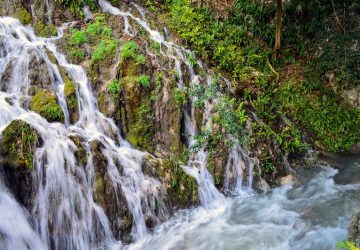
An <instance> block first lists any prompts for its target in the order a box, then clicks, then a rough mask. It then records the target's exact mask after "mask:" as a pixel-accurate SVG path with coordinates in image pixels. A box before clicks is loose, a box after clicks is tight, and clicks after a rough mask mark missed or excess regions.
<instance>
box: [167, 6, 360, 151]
mask: <svg viewBox="0 0 360 250" xmlns="http://www.w3.org/2000/svg"><path fill="white" fill-rule="evenodd" d="M299 4H300V5H299ZM299 6H300V7H301V8H303V9H302V12H301V13H300V14H299V15H294V14H293V13H296V7H297V8H299ZM344 6H345V7H344ZM344 6H341V4H340V3H339V4H336V7H337V8H339V9H344V8H345V9H346V10H349V11H350V10H351V9H352V10H354V9H356V8H357V7H356V6H358V5H357V4H356V3H355V2H350V3H347V4H344ZM166 7H167V10H168V12H169V13H170V15H169V16H170V18H171V21H172V25H173V26H172V28H173V29H175V30H176V31H177V32H178V34H179V35H180V36H181V37H182V38H183V39H184V40H186V41H187V42H188V43H189V44H190V45H191V46H192V48H193V49H195V51H196V52H197V54H198V55H199V56H201V57H202V58H203V59H205V60H207V61H212V62H213V66H214V67H216V68H218V69H220V70H222V71H223V72H225V73H226V74H228V73H230V74H231V76H232V78H233V85H234V87H235V88H236V89H237V95H236V96H234V99H233V103H232V105H233V110H236V106H238V105H241V103H242V102H241V99H247V100H248V101H249V102H250V104H251V106H254V107H255V113H256V115H258V116H259V117H260V118H261V119H262V120H263V122H264V124H262V125H261V126H260V127H262V128H261V129H260V130H257V133H262V132H261V131H264V129H265V131H267V132H265V131H264V132H265V133H267V134H268V138H275V139H276V140H277V141H278V144H280V145H281V147H282V148H283V150H285V151H287V152H290V153H291V152H297V151H298V152H301V151H302V149H304V147H306V145H305V144H304V143H303V141H302V139H301V132H300V131H299V130H298V129H297V127H298V128H302V129H304V131H305V132H306V133H307V134H308V135H311V137H313V138H315V144H316V145H317V146H318V147H319V148H321V149H323V150H326V151H334V152H338V151H346V150H349V149H350V148H351V147H352V146H353V145H355V144H356V143H358V142H359V141H360V135H359V133H358V132H357V131H358V128H359V127H360V122H359V119H358V118H355V117H359V115H358V114H359V111H358V110H357V109H356V108H354V107H351V106H350V105H347V104H346V103H345V102H344V101H343V100H342V99H341V97H339V95H338V94H336V93H335V92H334V91H333V90H332V89H331V88H330V87H328V86H326V82H325V81H326V75H327V74H328V73H329V72H332V70H331V69H334V70H335V71H333V72H337V71H339V72H340V74H335V76H337V75H338V76H339V77H337V78H336V79H338V80H336V81H337V82H339V83H338V84H340V85H339V86H343V85H346V82H351V83H352V84H353V83H354V81H349V79H350V78H347V77H355V78H354V80H356V77H357V76H356V75H357V73H356V70H354V69H351V67H352V66H350V65H346V66H345V67H346V69H345V68H344V65H340V64H341V62H342V61H344V58H343V56H342V55H344V54H343V53H347V54H348V55H349V56H348V57H347V58H346V60H347V62H349V63H351V64H352V65H357V64H358V60H357V62H355V61H353V60H354V58H352V56H350V54H354V55H355V56H356V55H357V53H358V52H356V51H353V52H352V53H349V52H345V51H344V49H343V48H341V49H340V51H338V50H337V49H335V48H336V47H335V46H334V44H335V43H336V44H343V42H346V41H348V43H350V41H353V40H351V39H354V38H355V37H356V34H358V31H356V28H355V30H354V23H356V22H357V21H358V20H357V19H356V20H354V19H352V21H350V22H349V24H347V25H348V26H349V33H348V34H346V35H345V36H344V35H343V34H342V32H339V28H338V27H337V26H338V23H337V22H336V21H334V20H329V18H327V17H326V16H325V15H328V16H331V15H333V11H334V9H333V6H332V5H331V3H330V4H325V5H324V6H320V3H319V2H317V1H310V4H308V5H305V3H303V2H301V3H297V2H296V1H290V2H289V3H287V4H285V5H284V4H283V6H282V12H283V13H282V14H283V19H284V21H283V29H282V30H283V33H284V35H283V42H282V44H283V46H282V49H281V50H280V51H279V53H280V54H281V56H280V58H278V59H276V58H274V57H272V55H273V53H272V50H273V46H274V44H275V27H274V22H272V21H273V20H274V17H275V12H276V8H275V4H274V3H262V2H261V1H252V0H249V1H235V2H234V4H233V6H232V7H230V8H229V10H228V14H227V16H228V17H227V18H226V19H223V20H219V19H217V18H216V17H214V15H213V13H212V12H211V11H210V10H209V9H207V8H206V7H196V6H194V5H192V4H191V3H190V1H188V0H171V1H168V2H167V3H166ZM319 8H320V9H322V10H324V11H325V13H327V14H323V13H321V16H319V15H316V14H315V13H314V12H317V11H318V9H319ZM305 17H310V18H307V19H305V20H304V18H305ZM344 18H345V17H344ZM309 24H310V26H309ZM311 25H313V26H311ZM314 25H315V26H314ZM321 25H323V27H331V28H329V29H326V30H327V31H326V32H320V30H321V31H323V30H324V28H323V27H321ZM350 28H353V30H351V29H350ZM310 29H312V30H310ZM334 29H336V30H337V32H335V35H334V34H329V32H328V31H330V32H331V31H332V30H334ZM317 30H319V32H317ZM350 30H351V31H350ZM315 32H317V33H320V34H322V35H321V37H322V38H321V37H315V39H314V37H313V36H312V35H311V34H315ZM317 33H316V34H317ZM324 33H326V34H324ZM332 33H334V32H332ZM326 36H327V38H329V36H330V37H334V38H335V37H341V39H342V42H340V40H341V39H340V38H339V39H340V40H336V41H337V42H335V40H331V41H330V43H328V44H326V43H325V41H328V40H325V39H324V38H325V37H326ZM298 37H300V39H299V38H298ZM322 39H323V40H322ZM323 41H324V42H323ZM311 42H312V43H313V46H312V47H313V48H314V45H315V46H316V45H317V44H319V45H321V46H323V48H326V51H325V52H324V54H322V56H321V58H319V57H315V56H314V55H315V53H314V52H313V51H314V50H311V46H309V44H311ZM345 44H346V43H345ZM341 47H344V48H345V47H346V48H347V49H349V46H341ZM305 52H306V53H305ZM334 53H335V60H333V59H331V57H332V55H333V54H334ZM337 55H339V56H337ZM327 56H329V59H326V58H327ZM305 59H306V60H305ZM296 60H300V66H297V65H299V64H295V63H296ZM192 61H193V60H192ZM319 61H321V62H320V64H318V63H319ZM315 63H316V64H317V65H320V67H318V66H317V67H316V69H319V70H312V71H310V70H307V68H308V67H309V68H310V67H311V68H312V69H314V68H315V67H314V66H312V65H313V64H315ZM296 67H301V68H303V69H304V70H302V71H295V70H293V69H294V68H296ZM288 70H293V78H292V79H289V78H288V76H287V71H288ZM341 72H343V73H341ZM345 72H347V73H345ZM279 77H281V78H279ZM344 79H347V80H344ZM280 80H281V82H282V84H280V82H279V81H280ZM235 82H236V84H235ZM355 82H358V80H357V81H355ZM314 83H316V84H315V85H316V87H314ZM335 84H337V83H335ZM177 94H178V93H177ZM239 94H240V95H239ZM179 96H180V95H177V97H179ZM178 99H180V98H178ZM230 99H231V98H230ZM274 100H276V101H275V102H274ZM196 105H199V106H201V105H204V103H203V101H202V99H201V98H200V99H198V100H197V101H196ZM284 115H285V116H284ZM286 116H288V117H289V118H290V119H291V120H292V122H294V123H295V125H290V126H286V127H285V128H281V127H279V121H282V123H286V122H285V121H284V117H286ZM285 120H286V119H285ZM228 128H229V129H230V130H231V127H228ZM234 130H235V129H234ZM257 136H259V135H255V137H257ZM259 137H260V136H259Z"/></svg>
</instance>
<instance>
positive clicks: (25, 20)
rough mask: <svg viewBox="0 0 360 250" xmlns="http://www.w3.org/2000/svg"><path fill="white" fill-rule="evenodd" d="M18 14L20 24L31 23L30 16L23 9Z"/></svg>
mask: <svg viewBox="0 0 360 250" xmlns="http://www.w3.org/2000/svg"><path fill="white" fill-rule="evenodd" d="M18 13H19V20H20V22H21V23H22V24H29V23H31V20H32V17H31V14H30V13H29V12H28V11H27V10H26V9H25V8H22V9H20V10H18Z"/></svg>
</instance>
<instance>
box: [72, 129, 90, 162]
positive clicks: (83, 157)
mask: <svg viewBox="0 0 360 250" xmlns="http://www.w3.org/2000/svg"><path fill="white" fill-rule="evenodd" d="M70 139H71V140H72V141H73V142H74V143H75V145H76V147H77V150H76V152H75V156H76V160H77V161H78V163H79V164H80V165H81V166H86V164H87V159H88V155H87V153H86V150H85V148H84V146H83V144H82V141H81V138H80V137H78V136H70Z"/></svg>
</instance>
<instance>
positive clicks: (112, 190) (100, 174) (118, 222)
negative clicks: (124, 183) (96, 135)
mask: <svg viewBox="0 0 360 250" xmlns="http://www.w3.org/2000/svg"><path fill="white" fill-rule="evenodd" d="M90 148H91V154H92V160H93V166H94V171H95V191H94V199H95V202H97V203H98V204H99V205H100V206H101V207H102V208H103V209H104V211H105V214H106V215H107V217H108V219H109V222H110V226H111V229H112V232H113V234H114V236H115V238H116V239H118V240H119V239H121V241H122V242H124V243H129V242H131V236H130V233H131V229H132V224H133V217H132V214H131V213H130V211H129V208H128V206H127V201H126V198H125V195H124V193H123V191H122V189H121V186H120V184H118V183H113V182H112V180H111V177H110V176H109V173H108V171H107V159H106V157H105V156H104V155H103V154H102V150H103V149H104V147H103V146H102V144H101V142H99V141H92V142H91V144H90Z"/></svg>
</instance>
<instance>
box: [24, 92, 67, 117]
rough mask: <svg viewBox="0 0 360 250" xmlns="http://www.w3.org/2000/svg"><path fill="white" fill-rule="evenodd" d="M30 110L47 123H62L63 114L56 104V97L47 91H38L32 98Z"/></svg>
mask: <svg viewBox="0 0 360 250" xmlns="http://www.w3.org/2000/svg"><path fill="white" fill-rule="evenodd" d="M30 108H31V109H32V110H33V111H35V112H37V113H39V114H40V115H41V116H42V117H44V118H45V119H47V120H48V121H49V122H63V121H64V113H63V111H62V109H61V107H60V106H59V105H58V103H57V98H56V95H55V94H54V93H53V92H51V91H47V90H38V91H37V92H36V94H35V95H34V96H33V97H32V99H31V102H30Z"/></svg>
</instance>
